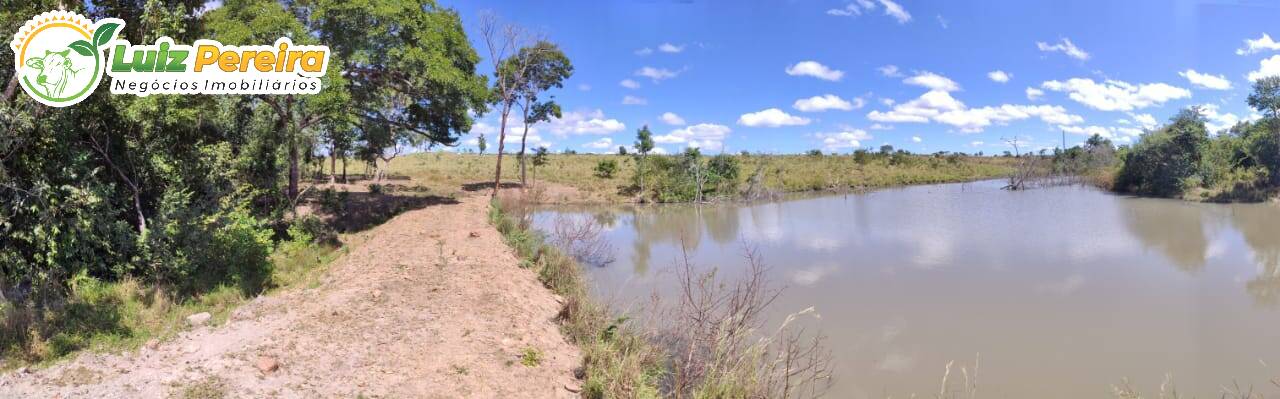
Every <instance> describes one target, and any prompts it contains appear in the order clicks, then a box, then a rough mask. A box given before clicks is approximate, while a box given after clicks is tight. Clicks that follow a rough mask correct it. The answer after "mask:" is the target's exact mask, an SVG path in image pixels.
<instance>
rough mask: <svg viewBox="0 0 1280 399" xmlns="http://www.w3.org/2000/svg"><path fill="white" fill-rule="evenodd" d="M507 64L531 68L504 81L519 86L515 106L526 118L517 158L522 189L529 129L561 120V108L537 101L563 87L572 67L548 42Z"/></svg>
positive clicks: (523, 51) (513, 67)
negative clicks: (542, 123)
mask: <svg viewBox="0 0 1280 399" xmlns="http://www.w3.org/2000/svg"><path fill="white" fill-rule="evenodd" d="M507 62H508V63H510V64H514V63H517V62H524V63H527V64H528V65H525V66H524V73H523V76H522V77H519V78H518V77H516V76H507V77H504V78H503V79H508V80H511V81H515V82H517V84H516V87H517V94H516V102H517V104H519V105H520V110H521V112H522V113H523V114H524V115H523V118H522V121H523V123H524V131H523V132H521V134H520V152H519V154H518V155H517V158H518V159H519V160H520V184H521V185H522V186H523V185H524V184H525V183H527V182H526V180H525V146H526V142H527V140H528V137H529V127H530V126H532V125H534V124H536V123H539V122H547V121H550V120H551V118H552V117H555V118H559V117H560V116H561V114H560V105H559V104H556V103H555V102H554V101H552V100H547V101H540V100H539V99H538V97H539V96H540V95H541V94H542V93H544V92H546V91H548V90H551V89H552V88H561V87H564V81H565V79H568V78H569V76H572V75H573V64H572V63H571V62H569V57H567V56H565V55H564V52H562V51H560V47H559V46H557V45H556V44H555V43H551V42H549V41H546V40H539V41H538V42H537V43H535V44H534V45H533V46H529V47H525V48H521V49H520V51H519V53H518V54H517V55H516V56H515V57H511V58H509V59H507ZM518 70H520V66H519V65H506V66H504V68H501V69H499V73H506V74H511V75H514V74H515V73H516V71H518ZM517 79H518V80H517Z"/></svg>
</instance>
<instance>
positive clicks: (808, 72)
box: [786, 61, 844, 81]
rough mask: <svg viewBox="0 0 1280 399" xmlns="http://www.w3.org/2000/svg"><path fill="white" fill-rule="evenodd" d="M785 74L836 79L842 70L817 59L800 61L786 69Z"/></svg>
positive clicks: (841, 75)
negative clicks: (823, 63)
mask: <svg viewBox="0 0 1280 399" xmlns="http://www.w3.org/2000/svg"><path fill="white" fill-rule="evenodd" d="M786 72H787V75H791V76H812V77H815V78H818V79H822V80H830V81H838V80H840V78H841V77H844V72H843V71H839V70H835V69H831V68H828V67H827V66H826V65H822V64H820V63H818V62H817V61H800V62H797V63H796V64H795V65H792V66H789V67H787V69H786Z"/></svg>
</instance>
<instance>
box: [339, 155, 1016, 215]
mask: <svg viewBox="0 0 1280 399" xmlns="http://www.w3.org/2000/svg"><path fill="white" fill-rule="evenodd" d="M733 157H735V158H737V159H738V160H739V163H740V164H741V173H739V180H740V184H739V185H738V186H739V187H747V181H748V179H750V177H751V175H752V173H753V172H755V171H756V170H757V168H760V169H761V170H762V171H763V172H764V183H765V186H766V187H767V188H769V189H771V190H775V191H779V192H804V191H815V190H847V189H866V188H879V187H890V186H901V185H910V184H930V183H949V182H959V181H970V180H978V179H986V178H995V177H1001V176H1006V175H1008V174H1010V173H1012V171H1013V167H1012V161H1011V159H1010V158H997V157H956V158H954V159H948V158H942V157H934V156H931V155H911V156H907V157H905V158H903V161H900V162H897V163H892V162H890V157H887V156H878V155H870V156H867V157H865V158H863V159H861V161H862V162H859V159H856V158H855V157H854V156H852V155H823V156H810V155H745V156H744V155H733ZM496 160H497V156H496V155H492V154H486V155H479V154H455V153H445V152H430V153H417V154H410V155H406V156H402V157H399V158H396V159H395V160H393V161H392V162H391V165H390V167H389V168H388V171H389V175H390V176H396V177H408V178H410V179H411V181H412V183H411V184H413V185H417V186H420V187H425V188H426V189H427V190H428V191H430V192H432V193H436V194H442V195H449V194H457V193H458V192H459V191H460V190H461V186H462V185H463V184H466V183H480V182H485V181H490V182H491V181H493V171H494V170H493V169H494V164H495V162H496ZM607 160H614V161H616V162H617V164H618V170H617V172H616V173H613V175H612V177H610V178H602V177H599V176H597V173H596V166H597V165H598V164H599V163H600V162H601V161H607ZM502 163H503V167H502V178H503V181H505V182H518V181H519V180H520V168H519V164H518V163H517V159H516V157H515V156H514V155H505V156H503V162H502ZM326 165H327V163H326ZM530 166H532V164H530ZM327 171H328V170H327V169H326V172H327ZM348 171H349V172H350V173H353V174H361V173H365V168H364V166H363V165H355V164H352V166H351V167H349V168H348ZM635 173H636V161H635V159H634V158H633V157H631V156H619V155H591V154H581V155H564V154H552V155H548V162H547V164H546V165H544V166H542V167H540V168H538V169H537V171H536V177H537V181H547V182H552V183H556V184H560V185H565V186H570V187H573V188H576V189H578V190H579V191H580V192H581V194H582V196H583V197H582V198H577V199H575V202H597V203H612V202H622V201H625V200H627V199H628V197H627V196H626V195H624V194H623V193H624V191H625V190H624V189H625V188H628V187H630V186H632V179H633V177H634V176H635ZM529 177H530V179H532V178H533V177H534V171H532V170H530V174H529ZM394 183H395V182H394V181H393V184H394Z"/></svg>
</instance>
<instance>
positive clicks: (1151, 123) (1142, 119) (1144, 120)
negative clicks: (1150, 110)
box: [1129, 113, 1156, 129]
mask: <svg viewBox="0 0 1280 399" xmlns="http://www.w3.org/2000/svg"><path fill="white" fill-rule="evenodd" d="M1129 117H1131V118H1133V120H1134V121H1135V122H1138V126H1142V127H1143V128H1144V129H1155V128H1156V117H1154V116H1151V114H1135V113H1130V114H1129Z"/></svg>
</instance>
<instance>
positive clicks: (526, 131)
mask: <svg viewBox="0 0 1280 399" xmlns="http://www.w3.org/2000/svg"><path fill="white" fill-rule="evenodd" d="M528 138H529V124H528V123H526V124H524V134H521V135H520V188H522V189H523V188H524V185H525V184H527V183H528V182H527V181H525V179H524V144H525V140H526V139H528Z"/></svg>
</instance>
